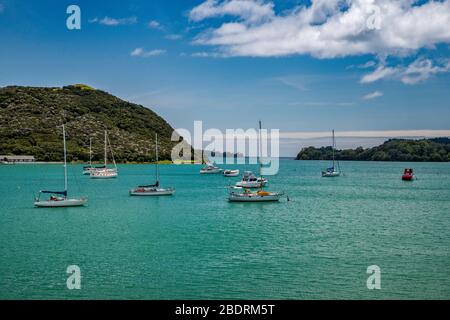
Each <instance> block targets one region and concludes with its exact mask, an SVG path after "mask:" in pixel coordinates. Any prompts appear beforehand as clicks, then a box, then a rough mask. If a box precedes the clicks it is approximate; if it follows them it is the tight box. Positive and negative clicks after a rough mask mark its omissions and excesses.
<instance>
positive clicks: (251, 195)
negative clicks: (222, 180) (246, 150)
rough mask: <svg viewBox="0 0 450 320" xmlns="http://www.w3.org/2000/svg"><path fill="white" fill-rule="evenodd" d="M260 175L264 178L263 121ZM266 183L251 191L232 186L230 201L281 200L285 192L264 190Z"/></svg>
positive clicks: (260, 145) (259, 147)
mask: <svg viewBox="0 0 450 320" xmlns="http://www.w3.org/2000/svg"><path fill="white" fill-rule="evenodd" d="M258 149H259V155H258V162H259V175H260V176H261V178H262V161H261V158H262V139H261V121H259V143H258ZM263 187H264V184H262V183H261V185H260V189H259V190H258V191H256V192H252V191H250V190H249V189H248V188H242V187H232V188H230V192H229V195H228V200H229V201H230V202H271V201H279V200H280V198H281V197H282V196H283V195H284V193H283V192H269V191H264V190H263Z"/></svg>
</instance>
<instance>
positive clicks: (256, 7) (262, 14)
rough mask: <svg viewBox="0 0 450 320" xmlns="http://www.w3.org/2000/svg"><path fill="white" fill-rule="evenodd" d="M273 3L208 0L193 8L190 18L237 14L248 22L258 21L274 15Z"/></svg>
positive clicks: (201, 18)
mask: <svg viewBox="0 0 450 320" xmlns="http://www.w3.org/2000/svg"><path fill="white" fill-rule="evenodd" d="M273 7H274V5H273V3H271V2H269V3H267V2H264V1H262V0H251V1H249V0H228V1H222V2H219V1H217V0H207V1H205V2H203V3H202V4H200V5H199V6H197V7H195V8H194V9H192V10H191V11H190V13H189V18H190V19H191V20H192V21H201V20H203V19H207V18H214V17H223V16H226V15H230V16H237V17H239V18H241V19H243V20H245V21H247V22H251V23H256V22H259V21H262V20H265V19H270V18H272V17H273V16H274V11H273Z"/></svg>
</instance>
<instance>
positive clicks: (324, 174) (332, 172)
mask: <svg viewBox="0 0 450 320" xmlns="http://www.w3.org/2000/svg"><path fill="white" fill-rule="evenodd" d="M332 136H333V138H332V139H333V140H332V149H333V166H331V167H330V168H327V170H325V171H322V177H325V178H332V177H339V176H340V175H341V168H340V165H339V161H336V160H335V155H334V151H335V149H336V139H335V137H334V130H332ZM336 164H337V170H336V167H335V165H336Z"/></svg>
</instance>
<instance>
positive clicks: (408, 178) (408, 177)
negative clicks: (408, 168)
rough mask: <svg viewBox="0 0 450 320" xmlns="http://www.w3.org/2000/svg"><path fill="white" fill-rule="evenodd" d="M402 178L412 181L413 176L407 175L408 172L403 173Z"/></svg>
mask: <svg viewBox="0 0 450 320" xmlns="http://www.w3.org/2000/svg"><path fill="white" fill-rule="evenodd" d="M402 180H403V181H412V180H414V176H413V175H409V174H404V175H402Z"/></svg>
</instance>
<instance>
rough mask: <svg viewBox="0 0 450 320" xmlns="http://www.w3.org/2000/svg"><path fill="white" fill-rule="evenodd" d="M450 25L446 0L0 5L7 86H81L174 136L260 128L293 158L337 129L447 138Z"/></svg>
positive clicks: (352, 136)
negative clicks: (153, 118)
mask: <svg viewBox="0 0 450 320" xmlns="http://www.w3.org/2000/svg"><path fill="white" fill-rule="evenodd" d="M70 5H77V6H78V7H79V8H80V11H81V29H79V30H76V29H75V30H69V29H68V28H67V26H66V20H67V18H68V17H69V16H70V14H67V12H66V10H67V8H68V6H70ZM449 25H450V0H443V1H413V0H397V1H388V0H352V1H350V0H326V1H325V0H313V1H304V0H299V1H296V0H284V1H270V0H225V1H222V0H206V1H205V0H195V1H194V0H192V1H190V0H165V1H162V0H161V1H156V0H155V1H144V0H139V1H138V0H134V1H133V0H132V1H126V2H125V1H87V0H83V1H81V0H78V1H77V0H71V1H64V0H58V1H56V0H54V1H50V0H41V1H24V0H0V40H1V41H0V86H8V85H29V86H64V85H68V84H75V83H84V84H87V85H90V86H92V87H95V88H97V89H101V90H105V91H107V92H110V93H112V94H114V95H117V96H119V97H120V98H122V99H124V100H127V101H131V102H135V103H138V104H142V105H144V106H146V107H149V108H151V109H152V110H154V111H155V112H157V113H158V114H159V115H161V116H162V117H163V118H165V119H166V120H167V121H168V122H169V123H170V124H171V125H172V126H173V127H174V128H187V129H192V127H193V123H194V121H195V120H201V121H203V127H204V128H218V129H220V130H225V129H227V128H233V129H234V128H243V129H248V128H254V127H256V126H257V121H258V120H262V121H263V125H264V127H266V128H276V129H280V132H281V137H282V142H281V144H282V145H281V155H284V156H292V155H295V154H296V153H297V152H298V151H299V149H300V148H301V147H303V146H307V145H316V146H320V145H328V144H330V143H329V135H330V131H331V129H335V130H336V134H337V137H338V141H337V144H338V147H356V146H359V145H362V146H364V147H368V146H372V145H376V144H379V143H381V142H382V141H384V140H385V139H387V138H389V137H404V136H406V137H422V136H426V137H428V136H442V135H447V136H450V105H449V98H450V90H449V88H450V28H449V27H448V26H449ZM437 130H439V131H437ZM311 132H313V133H315V134H314V135H312V136H311V134H310V133H311ZM374 132H375V133H374Z"/></svg>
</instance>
